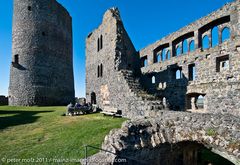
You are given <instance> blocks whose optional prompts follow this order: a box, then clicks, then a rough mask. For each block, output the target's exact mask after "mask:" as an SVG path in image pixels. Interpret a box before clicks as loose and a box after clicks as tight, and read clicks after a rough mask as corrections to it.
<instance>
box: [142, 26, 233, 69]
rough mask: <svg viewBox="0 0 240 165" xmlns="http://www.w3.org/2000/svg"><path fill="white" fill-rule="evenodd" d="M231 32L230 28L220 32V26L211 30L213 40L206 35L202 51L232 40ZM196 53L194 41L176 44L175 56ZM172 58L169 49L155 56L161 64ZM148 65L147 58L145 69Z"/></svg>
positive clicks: (145, 59) (144, 64)
mask: <svg viewBox="0 0 240 165" xmlns="http://www.w3.org/2000/svg"><path fill="white" fill-rule="evenodd" d="M230 36H231V31H230V28H229V27H227V26H226V27H224V28H223V29H222V30H221V32H220V31H219V28H218V26H214V27H213V28H212V29H211V40H210V39H209V36H208V35H207V34H206V35H204V36H203V37H202V40H201V42H202V43H201V45H202V49H203V50H204V49H208V48H210V47H215V46H217V45H218V44H219V43H223V42H225V41H227V40H229V39H230ZM193 51H195V42H194V39H189V38H188V39H184V40H183V41H182V42H181V43H180V44H176V47H175V51H174V53H175V56H180V55H182V54H187V53H188V52H193ZM170 58H171V52H170V50H168V49H167V48H164V49H162V50H161V51H159V52H158V53H157V54H156V55H155V60H154V62H161V61H166V60H169V59H170ZM147 65H148V61H147V58H144V60H143V65H142V66H143V67H146V66H147Z"/></svg>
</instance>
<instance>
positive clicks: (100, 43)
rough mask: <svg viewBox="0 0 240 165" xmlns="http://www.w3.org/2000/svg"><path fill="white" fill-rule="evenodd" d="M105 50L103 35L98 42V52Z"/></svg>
mask: <svg viewBox="0 0 240 165" xmlns="http://www.w3.org/2000/svg"><path fill="white" fill-rule="evenodd" d="M102 48H103V36H102V35H101V36H100V37H99V38H98V40H97V51H100V50H101V49H102Z"/></svg>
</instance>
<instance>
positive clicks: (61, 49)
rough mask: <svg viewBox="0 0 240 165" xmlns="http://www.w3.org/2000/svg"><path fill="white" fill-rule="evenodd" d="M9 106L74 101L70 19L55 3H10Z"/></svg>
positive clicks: (17, 0) (39, 0) (18, 0)
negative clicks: (12, 6) (12, 8)
mask: <svg viewBox="0 0 240 165" xmlns="http://www.w3.org/2000/svg"><path fill="white" fill-rule="evenodd" d="M10 68H11V73H10V84H9V104H10V105H24V106H25V105H27V106H31V105H64V104H68V103H69V102H70V101H73V100H74V78H73V61H72V18H71V16H70V15H69V13H68V12H67V10H66V9H65V8H64V7H63V6H62V5H60V4H59V3H58V2H57V1H56V0H28V1H23V0H14V14H13V30H12V63H11V67H10Z"/></svg>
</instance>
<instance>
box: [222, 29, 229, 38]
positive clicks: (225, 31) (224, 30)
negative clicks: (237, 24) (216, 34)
mask: <svg viewBox="0 0 240 165" xmlns="http://www.w3.org/2000/svg"><path fill="white" fill-rule="evenodd" d="M228 39H230V29H229V28H228V27H225V28H224V29H223V30H222V42H225V41H226V40H228Z"/></svg>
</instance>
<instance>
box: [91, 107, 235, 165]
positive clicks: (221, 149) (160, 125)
mask: <svg viewBox="0 0 240 165" xmlns="http://www.w3.org/2000/svg"><path fill="white" fill-rule="evenodd" d="M156 117H157V118H156ZM239 122H240V121H239V118H238V117H235V116H233V115H230V114H226V115H221V114H197V113H186V112H172V111H162V114H161V115H159V116H155V117H154V118H148V119H134V120H131V121H126V122H125V123H123V125H122V127H121V129H115V130H112V131H110V133H109V135H107V136H106V137H105V140H104V142H103V144H102V148H103V149H104V150H107V151H110V152H112V153H114V154H116V155H118V156H119V157H120V158H128V160H127V163H125V164H154V165H155V164H156V165H158V164H171V165H172V164H173V165H176V164H178V163H179V164H181V162H177V163H176V162H175V163H174V162H173V163H170V162H169V161H168V160H166V159H168V156H167V155H168V154H170V152H166V151H164V149H166V144H171V145H172V146H173V147H174V146H175V144H177V145H178V144H179V143H180V142H186V143H185V144H186V145H187V143H193V142H196V143H198V144H202V145H203V146H205V147H206V148H208V149H210V150H211V151H212V152H214V153H216V154H218V155H220V156H222V157H224V158H226V159H227V160H229V161H230V162H232V163H234V164H236V165H239V164H240V150H239V148H240V141H239V139H240V131H239V130H240V125H239ZM186 145H185V146H182V148H184V147H186ZM172 152H174V150H173V151H172ZM112 153H107V152H103V151H101V152H99V153H98V154H96V155H94V156H93V157H90V158H89V164H91V165H93V164H117V163H114V162H115V161H114V160H115V159H117V158H118V157H117V156H116V155H114V154H112ZM187 155H188V156H191V154H187ZM95 160H107V162H104V163H103V162H101V163H99V162H95ZM169 160H171V161H172V160H174V157H170V159H169ZM161 161H162V163H160V162H161ZM142 162H147V163H142ZM186 163H187V164H191V163H193V162H189V161H188V160H187V162H186ZM119 164H121V163H119ZM122 164H124V163H122ZM184 164H185V163H184ZM193 164H194V163H193ZM191 165H192V164H191Z"/></svg>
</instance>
